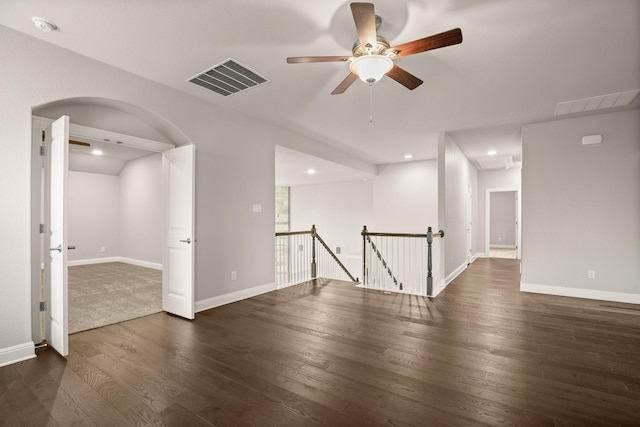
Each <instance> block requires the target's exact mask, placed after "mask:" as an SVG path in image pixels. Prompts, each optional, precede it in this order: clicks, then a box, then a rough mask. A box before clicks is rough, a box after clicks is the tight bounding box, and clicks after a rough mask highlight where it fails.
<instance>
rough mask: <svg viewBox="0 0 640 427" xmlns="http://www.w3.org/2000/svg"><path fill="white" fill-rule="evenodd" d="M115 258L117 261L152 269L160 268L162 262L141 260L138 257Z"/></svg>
mask: <svg viewBox="0 0 640 427" xmlns="http://www.w3.org/2000/svg"><path fill="white" fill-rule="evenodd" d="M117 258H118V261H120V262H124V263H126V264H131V265H137V266H138V267H147V268H153V269H154V270H162V264H158V263H157V262H150V261H141V260H139V259H133V258H125V257H121V256H119V257H117Z"/></svg>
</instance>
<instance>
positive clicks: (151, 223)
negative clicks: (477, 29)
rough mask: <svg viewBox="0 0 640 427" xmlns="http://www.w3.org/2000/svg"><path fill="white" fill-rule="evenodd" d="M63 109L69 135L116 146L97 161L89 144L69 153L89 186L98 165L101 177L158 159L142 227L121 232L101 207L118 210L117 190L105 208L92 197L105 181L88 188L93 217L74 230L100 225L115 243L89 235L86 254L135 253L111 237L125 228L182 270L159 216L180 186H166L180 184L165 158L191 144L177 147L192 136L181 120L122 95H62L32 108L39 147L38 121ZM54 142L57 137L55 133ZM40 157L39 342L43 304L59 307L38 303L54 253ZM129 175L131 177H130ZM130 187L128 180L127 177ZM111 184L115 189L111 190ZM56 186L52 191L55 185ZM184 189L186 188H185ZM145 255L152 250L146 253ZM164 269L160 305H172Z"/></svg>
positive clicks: (35, 217)
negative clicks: (46, 244) (175, 122)
mask: <svg viewBox="0 0 640 427" xmlns="http://www.w3.org/2000/svg"><path fill="white" fill-rule="evenodd" d="M64 115H66V116H71V117H72V124H71V125H70V126H69V127H70V128H71V131H70V135H71V137H72V139H74V140H78V141H76V143H77V144H86V145H92V147H91V149H94V148H95V147H100V144H102V147H104V148H105V150H108V151H109V152H110V156H108V157H109V158H107V156H104V158H103V159H101V160H104V161H103V162H102V163H100V162H98V161H96V159H97V158H96V157H93V156H91V155H90V154H89V155H87V154H88V153H87V152H86V151H84V152H83V151H82V150H79V149H76V150H77V151H79V152H75V153H73V155H70V156H69V158H73V159H74V160H73V162H74V166H73V168H74V169H76V170H74V171H73V173H74V174H75V173H77V174H84V175H83V176H82V177H80V178H78V179H76V181H77V182H82V183H83V185H85V188H86V184H87V182H84V181H93V182H102V181H104V179H102V178H101V179H99V180H95V179H94V178H91V179H88V178H89V177H90V176H94V177H95V176H98V175H97V174H96V173H92V172H97V173H100V174H101V175H100V176H102V177H106V176H109V177H116V176H118V174H119V172H121V171H122V169H123V167H127V165H128V164H130V163H131V162H138V163H139V160H138V159H142V158H144V159H151V160H153V161H151V162H150V161H147V160H145V163H146V164H147V168H148V165H149V164H152V165H153V166H154V167H156V172H155V176H154V177H153V178H151V179H149V180H148V181H149V182H150V183H151V186H150V187H149V186H148V187H147V189H146V191H145V190H144V189H143V192H144V194H143V196H145V197H146V199H145V202H144V203H143V204H140V203H139V204H138V205H139V206H143V205H144V206H145V207H146V209H147V212H144V213H140V214H139V215H138V216H139V217H142V218H144V220H142V222H139V223H138V224H139V228H140V229H142V228H144V229H145V230H142V231H141V230H139V229H136V228H137V227H136V226H131V225H129V227H128V230H124V229H123V230H122V232H121V230H120V224H119V221H118V220H115V221H112V224H107V223H108V222H109V221H108V220H106V219H105V218H106V217H107V216H108V215H105V212H103V211H106V210H110V209H111V210H113V209H112V207H113V205H118V207H120V204H121V203H120V202H119V200H118V199H113V195H111V197H112V199H113V200H112V201H111V202H107V203H103V205H102V208H100V207H99V208H98V209H96V206H94V205H96V204H98V202H100V201H102V202H104V200H103V199H104V198H107V195H106V193H107V191H105V190H104V188H102V189H98V188H96V189H95V191H94V189H93V188H90V189H89V190H88V191H85V193H84V197H87V195H91V194H92V193H95V198H94V200H92V201H91V200H89V201H87V203H86V205H88V206H90V207H91V208H92V209H93V210H87V211H86V212H85V213H86V214H85V215H81V217H86V218H85V219H86V220H87V224H85V226H84V229H83V232H80V233H76V239H77V240H81V239H79V238H78V237H77V236H81V235H82V234H96V233H95V232H96V231H102V237H101V238H102V239H106V238H109V237H110V238H111V240H110V242H111V244H110V246H107V245H105V244H104V243H100V240H96V241H93V243H90V244H86V243H87V240H83V245H82V246H83V248H82V250H83V251H84V258H85V261H87V254H89V256H88V258H89V261H96V260H97V261H104V260H105V258H106V259H107V260H108V261H110V260H112V259H113V258H114V257H113V256H110V257H109V256H106V255H115V258H125V259H132V258H131V257H122V256H121V254H120V253H119V251H120V250H121V247H120V246H121V245H120V241H122V240H123V239H117V238H116V239H114V238H113V237H114V236H116V237H120V236H124V238H125V239H129V241H128V243H127V242H125V243H127V244H128V245H129V246H131V242H132V241H133V242H135V241H137V242H138V246H145V245H146V247H147V255H144V256H142V257H138V258H142V261H143V262H146V263H148V264H155V265H157V266H160V268H162V264H163V262H165V263H168V265H170V266H171V267H170V268H171V270H172V271H173V272H175V271H178V270H177V268H174V264H175V263H174V262H173V261H172V259H173V258H171V256H173V255H171V256H170V257H169V258H167V257H166V256H165V254H166V250H165V249H163V247H164V246H163V242H166V241H168V239H167V235H166V229H167V227H166V223H164V222H163V220H162V219H158V218H159V217H167V215H165V214H166V212H165V211H166V206H168V204H167V203H166V200H168V199H169V198H173V196H174V193H176V192H175V191H173V192H172V193H170V194H169V193H168V190H165V189H166V188H173V187H174V186H172V185H166V182H165V179H164V177H165V175H168V174H169V173H168V172H167V171H165V169H167V168H168V169H167V170H171V171H173V170H174V169H175V162H173V163H172V161H171V160H167V158H169V159H170V158H172V157H171V156H168V155H167V154H166V153H172V152H174V151H180V152H181V153H182V152H184V151H185V150H184V149H172V147H174V145H177V144H180V143H182V144H185V143H189V141H188V140H187V138H185V137H184V135H183V134H181V133H180V132H179V131H178V130H177V129H175V127H173V126H172V125H171V124H170V123H169V122H167V121H166V120H164V119H162V118H160V117H159V116H157V115H155V114H153V113H150V112H148V111H146V110H143V109H141V108H139V107H136V106H132V105H130V104H126V103H123V102H120V101H114V100H108V99H97V98H75V99H66V100H61V101H56V102H53V103H49V104H47V105H43V106H40V107H37V108H34V109H33V116H34V117H37V119H34V124H33V138H32V141H33V144H34V152H39V151H40V150H38V149H37V148H39V145H40V141H41V138H40V128H44V126H45V125H46V122H47V121H50V120H51V119H54V118H57V117H60V116H64ZM74 126H75V128H74ZM51 143H53V142H52V141H51ZM73 146H74V147H75V146H76V145H73ZM80 147H81V148H83V149H84V148H86V147H83V146H80ZM187 147H189V146H187ZM191 147H192V146H191ZM166 150H169V151H166ZM47 152H48V150H45V157H44V158H47V155H46V153H47ZM118 152H120V154H117V153H118ZM123 152H126V153H125V154H122V153H123ZM191 153H193V150H191ZM191 157H192V158H193V154H191ZM89 159H91V161H89ZM45 163H46V162H45ZM70 163H71V162H69V164H70ZM41 165H42V161H41V160H40V159H39V158H38V157H37V156H34V161H33V167H32V169H33V171H32V178H33V179H32V201H33V202H34V203H33V205H34V208H33V211H32V222H33V223H34V227H33V229H34V230H36V231H34V232H33V233H32V243H33V244H32V277H33V278H34V279H33V281H32V311H33V314H32V317H33V322H32V323H33V329H32V335H33V340H34V342H40V341H41V339H42V338H43V328H42V326H43V322H44V324H45V325H46V323H47V320H46V319H47V316H44V319H45V320H44V321H43V320H42V319H41V318H42V315H41V310H42V308H44V310H45V311H46V310H50V311H51V312H53V311H54V308H53V307H47V305H46V303H45V304H44V307H43V305H42V304H41V303H40V302H41V301H42V297H43V296H46V293H45V295H43V287H42V280H41V278H42V273H41V268H42V263H43V260H45V262H46V260H48V255H49V248H43V246H42V240H43V239H42V238H41V234H40V233H39V232H38V231H40V230H39V229H42V230H43V231H44V232H45V233H49V230H48V229H47V220H46V219H45V220H44V221H41V220H40V218H41V217H42V216H43V214H44V212H43V209H42V206H43V200H44V199H45V198H44V197H43V196H44V195H45V194H46V193H47V191H49V189H50V187H48V186H47V185H42V182H43V180H42V178H41V176H42V175H43V174H42V170H43V169H42V167H41ZM96 167H98V169H97V170H95V168H96ZM65 168H67V169H66V170H65V174H64V175H65V182H66V180H67V179H68V176H67V175H68V174H69V175H70V174H71V172H69V169H68V165H65ZM92 168H93V169H92ZM191 168H193V161H192V160H191ZM138 170H140V168H138ZM171 175H172V176H173V175H180V174H175V173H171ZM191 175H192V176H193V173H191ZM136 178H139V177H136ZM172 179H173V178H172ZM109 181H110V184H109V185H110V187H111V189H113V187H114V185H113V182H114V180H113V179H111V180H109ZM139 181H140V180H139V179H136V181H135V183H136V184H138V183H139ZM128 182H132V181H131V179H130V180H129V181H128ZM115 187H118V184H116V185H115ZM126 187H128V185H127V186H126ZM151 187H153V189H154V190H155V191H151ZM192 187H193V184H192V182H191V192H192ZM116 191H118V189H117V188H116ZM111 192H112V193H113V191H111ZM50 193H54V192H50ZM149 193H155V194H154V195H153V197H151V198H149V197H148V196H149ZM180 193H189V191H188V190H186V191H185V190H184V188H183V191H181V192H180ZM69 194H70V191H69V192H67V191H65V197H64V204H65V209H66V208H67V207H69V206H67V205H68V204H69V203H68V202H69V200H68V199H69V197H68V195H69ZM167 194H169V195H170V196H171V197H166V196H167ZM179 195H180V196H181V194H179ZM81 197H82V196H80V198H81ZM76 199H78V197H76ZM133 199H136V197H135V196H134V197H133ZM149 199H153V203H151V202H150V201H149ZM190 203H191V208H192V207H193V200H192V199H191V202H190ZM147 205H148V206H147ZM154 214H155V219H154ZM64 216H65V218H66V217H67V215H66V214H65V215H64ZM133 216H135V215H133ZM169 216H170V214H169ZM126 219H127V221H128V222H129V223H131V222H132V221H131V219H130V218H126ZM192 222H193V221H191V232H190V234H189V236H188V237H187V238H186V239H185V241H188V242H189V245H185V244H182V246H188V248H186V249H184V248H183V252H191V257H190V259H191V264H192V262H193V249H192V245H190V243H191V236H192V234H193V233H192V228H193V224H192ZM40 224H44V227H43V226H40ZM114 224H115V226H114ZM78 228H80V227H78ZM123 228H126V227H123ZM131 230H133V231H135V232H136V234H137V237H136V238H133V239H131V236H130V234H131V233H130V231H131ZM147 240H152V241H151V242H148V241H147ZM113 242H116V243H115V244H113ZM73 246H75V245H74V244H73V242H69V246H67V245H66V244H65V248H68V249H71V248H72V247H73ZM89 246H93V248H89ZM114 247H115V249H114ZM107 248H109V249H107ZM149 248H152V252H153V254H149V253H150V252H149V250H148V249H149ZM137 249H138V252H140V247H138V248H137ZM92 250H93V252H92ZM95 251H100V252H102V253H101V254H100V253H98V254H96V252H95ZM107 251H109V253H106V252H107ZM54 252H55V251H54ZM60 252H62V251H60ZM69 252H70V251H69ZM134 252H135V250H134ZM142 252H144V249H143V250H142ZM80 258H83V257H80ZM144 258H146V260H145V259H144ZM67 259H68V252H65V254H64V260H65V268H66V261H67ZM167 259H168V261H167ZM86 264H91V262H85V263H83V265H86ZM133 264H136V263H135V262H134V263H133ZM192 267H193V265H191V268H186V269H185V270H189V271H190V274H191V277H190V279H189V280H190V281H191V285H190V286H191V292H190V296H189V298H190V299H191V301H190V306H191V309H190V310H189V309H186V310H185V312H186V313H187V314H184V313H182V312H180V313H176V314H179V315H182V316H183V317H187V318H193V277H192V271H193V268H192ZM166 271H167V268H164V272H165V273H166ZM165 273H162V280H161V282H162V283H163V285H162V286H163V287H162V295H161V299H162V308H165V306H166V300H167V298H166V295H167V293H168V291H167V289H165V287H166V285H167V283H168V279H167V277H164V276H166V274H165ZM171 276H172V277H174V278H175V277H178V276H176V275H175V274H172V275H171ZM175 282H176V280H173V282H172V283H175ZM47 283H49V282H47ZM64 283H65V289H66V277H65V281H64ZM174 293H175V292H174ZM51 299H52V300H53V299H54V298H51ZM56 301H57V299H56ZM103 302H104V301H99V303H103ZM52 304H53V303H52ZM57 305H58V306H59V305H61V304H57ZM64 308H65V309H64V310H63V311H64V312H65V314H66V309H67V308H68V300H67V298H66V294H65V298H64ZM166 310H167V311H170V312H174V311H172V310H171V309H166ZM55 311H59V307H56V309H55ZM134 312H135V310H134ZM189 313H190V314H189ZM92 316H93V317H96V316H95V310H94V313H92ZM134 317H138V316H134ZM65 319H67V318H66V316H65ZM113 319H114V318H110V319H107V320H106V322H107V323H105V324H108V323H114V322H113ZM115 319H121V320H125V319H122V318H119V317H117V316H116V317H115ZM117 321H120V320H117ZM95 326H100V325H99V324H98V325H93V326H92V327H95ZM45 330H46V328H45ZM65 331H66V329H65ZM45 336H46V335H45Z"/></svg>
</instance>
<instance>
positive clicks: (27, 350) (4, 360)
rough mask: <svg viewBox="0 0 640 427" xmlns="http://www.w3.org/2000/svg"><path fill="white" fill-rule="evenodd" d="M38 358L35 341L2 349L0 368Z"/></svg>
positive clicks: (0, 352)
mask: <svg viewBox="0 0 640 427" xmlns="http://www.w3.org/2000/svg"><path fill="white" fill-rule="evenodd" d="M34 357H36V348H35V345H34V344H33V341H28V342H26V343H24V344H19V345H14V346H12V347H6V348H0V367H2V366H7V365H11V364H13V363H18V362H22V361H23V360H28V359H33V358H34Z"/></svg>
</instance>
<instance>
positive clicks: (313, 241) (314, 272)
mask: <svg viewBox="0 0 640 427" xmlns="http://www.w3.org/2000/svg"><path fill="white" fill-rule="evenodd" d="M316 276H317V265H316V225H315V224H313V225H312V226H311V278H312V279H315V278H316Z"/></svg>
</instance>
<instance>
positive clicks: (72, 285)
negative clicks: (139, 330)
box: [69, 262, 162, 334]
mask: <svg viewBox="0 0 640 427" xmlns="http://www.w3.org/2000/svg"><path fill="white" fill-rule="evenodd" d="M160 311H162V271H160V270H154V269H152V268H145V267H138V266H135V265H131V264H125V263H123V262H109V263H104V264H90V265H80V266H75V267H69V333H70V334H71V333H74V332H80V331H85V330H87V329H93V328H97V327H100V326H106V325H110V324H112V323H118V322H123V321H125V320H130V319H135V318H136V317H142V316H147V315H149V314H153V313H158V312H160Z"/></svg>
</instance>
